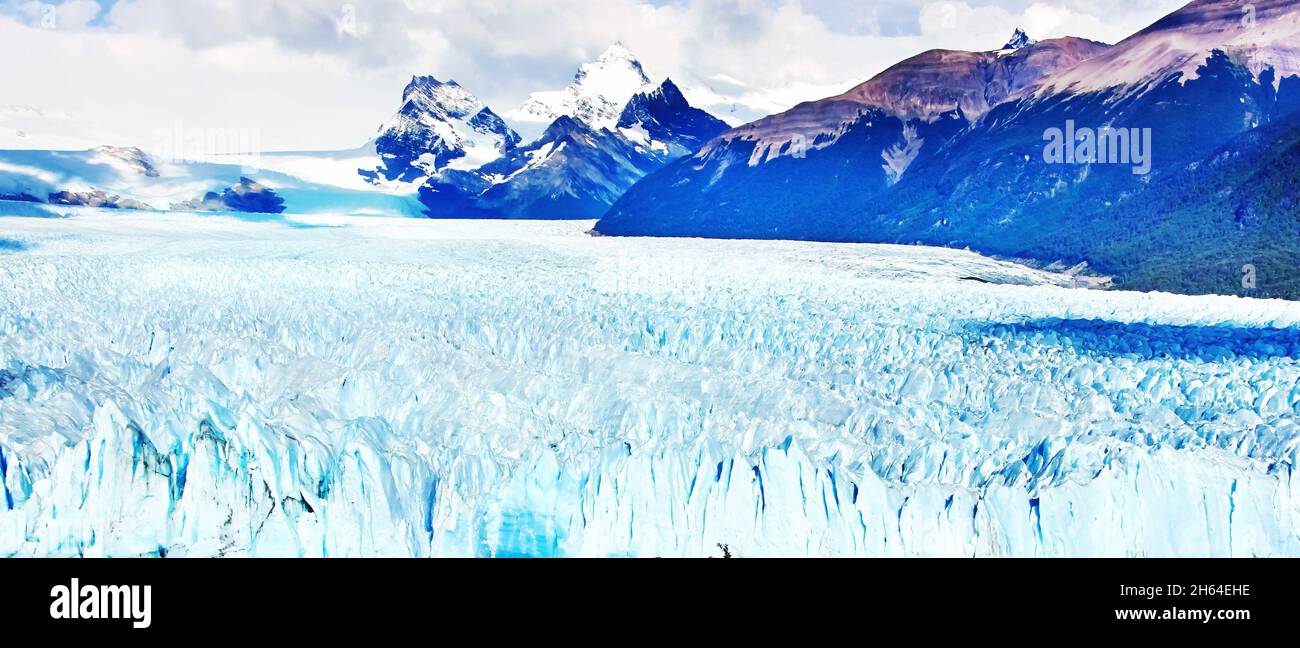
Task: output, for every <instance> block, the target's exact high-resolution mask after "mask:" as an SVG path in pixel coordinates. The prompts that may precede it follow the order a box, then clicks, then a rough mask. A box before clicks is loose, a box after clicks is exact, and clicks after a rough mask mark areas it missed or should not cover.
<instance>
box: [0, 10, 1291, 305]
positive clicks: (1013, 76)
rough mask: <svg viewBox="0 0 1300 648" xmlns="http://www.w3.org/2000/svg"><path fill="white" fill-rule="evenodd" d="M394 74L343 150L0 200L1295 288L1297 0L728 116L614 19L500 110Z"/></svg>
mask: <svg viewBox="0 0 1300 648" xmlns="http://www.w3.org/2000/svg"><path fill="white" fill-rule="evenodd" d="M401 99H402V100H401V104H400V106H399V108H398V110H397V111H396V113H395V114H394V115H393V117H392V118H391V119H389V120H388V121H387V122H385V123H384V124H383V125H382V126H381V127H380V128H379V130H378V131H377V132H376V134H375V136H374V137H373V138H372V139H371V140H370V141H369V142H367V143H366V144H365V145H363V146H361V147H359V148H357V149H355V150H351V151H334V152H307V153H264V154H261V155H260V156H255V157H254V158H252V159H249V158H245V157H241V156H224V157H217V158H215V159H204V160H201V161H177V160H159V159H152V158H151V157H150V156H149V155H148V154H147V153H145V152H144V151H141V150H140V149H138V148H122V147H99V148H96V149H92V150H87V151H34V150H22V151H0V200H7V201H24V202H29V203H49V204H54V205H84V206H93V207H99V208H117V209H153V208H155V207H154V206H157V208H167V207H168V206H170V207H171V208H174V209H192V210H229V211H269V212H279V211H290V212H313V211H324V212H343V213H402V214H408V215H420V216H426V217H434V218H529V219H544V218H584V219H599V221H598V223H597V224H596V231H597V232H598V233H600V234H605V235H629V236H700V237H715V238H781V239H801V240H821V241H850V242H890V243H920V244H926V245H940V246H952V247H967V248H971V249H973V250H975V251H978V252H980V253H984V254H989V255H997V256H1004V257H1011V258H1017V259H1022V260H1026V261H1029V262H1032V263H1037V264H1042V265H1049V264H1064V265H1066V266H1071V267H1076V266H1081V265H1086V266H1087V267H1090V268H1091V270H1092V271H1095V272H1097V273H1101V274H1105V275H1108V276H1111V277H1113V278H1114V279H1115V284H1116V285H1117V286H1119V287H1121V288H1133V289H1140V290H1170V291H1177V292H1218V293H1229V294H1244V295H1252V296H1265V297H1267V296H1280V297H1287V298H1300V224H1298V223H1300V204H1298V199H1297V196H1300V116H1298V115H1300V3H1297V2H1295V1H1294V0H1258V1H1256V2H1253V3H1252V4H1250V5H1249V8H1246V7H1243V5H1241V4H1240V3H1238V2H1236V1H1228V0H1197V1H1195V2H1192V3H1190V4H1188V5H1186V6H1184V7H1183V8H1181V9H1179V10H1177V11H1175V12H1173V13H1172V14H1170V15H1168V16H1166V17H1164V18H1162V19H1161V20H1159V21H1157V22H1156V23H1155V24H1153V25H1151V26H1150V27H1148V28H1146V29H1144V30H1142V31H1140V32H1138V33H1136V34H1134V35H1132V36H1130V37H1129V38H1126V39H1124V40H1123V41H1121V42H1119V43H1117V44H1115V45H1113V46H1112V45H1107V44H1104V43H1099V42H1095V41H1090V40H1086V39H1082V38H1072V37H1066V38H1055V39H1050V40H1043V41H1036V40H1034V39H1033V38H1031V37H1030V35H1029V34H1026V33H1025V32H1024V31H1023V30H1016V32H1015V33H1014V34H1013V35H1012V36H1011V38H1010V39H1008V41H1007V42H1006V43H1005V44H1004V45H1002V46H1001V47H999V48H998V49H994V50H989V51H982V52H967V51H955V50H930V51H926V52H922V53H920V54H918V55H916V56H913V57H911V58H908V59H906V60H904V61H901V62H899V63H897V64H896V65H894V66H892V67H890V68H888V69H886V70H885V71H883V72H881V73H880V74H878V75H876V76H875V77H873V78H871V79H870V80H868V81H866V82H864V83H862V84H860V85H858V86H856V87H854V88H852V89H850V90H848V91H847V92H844V93H842V94H839V95H836V96H832V97H828V98H825V99H822V100H818V101H811V102H806V103H802V104H799V105H798V106H795V107H793V108H791V109H790V110H788V111H786V112H783V113H780V114H776V115H771V116H768V117H764V118H762V119H759V120H757V121H753V122H751V123H748V124H744V125H741V126H738V127H735V128H729V127H728V126H727V125H726V124H724V123H723V122H722V121H720V120H718V119H717V118H715V117H714V116H712V115H710V114H709V113H707V112H705V111H703V110H700V109H698V108H696V107H693V106H692V105H691V104H690V103H689V102H688V101H687V99H686V97H685V95H684V94H683V92H682V91H681V89H680V88H679V87H678V86H677V85H676V84H675V83H674V82H673V81H672V80H668V79H665V80H663V81H661V82H658V83H655V82H653V81H651V78H650V77H649V76H648V75H647V73H646V71H645V69H644V68H643V66H642V65H641V63H640V62H639V61H638V60H637V59H636V57H635V56H633V55H632V53H631V52H630V51H628V50H627V48H625V47H623V46H622V45H620V44H615V45H614V46H612V47H610V48H609V49H607V50H606V51H605V52H604V53H602V54H601V55H600V56H599V57H597V58H596V59H595V60H594V61H591V62H589V63H586V64H583V65H582V66H580V68H579V69H578V71H577V73H576V74H575V75H574V79H573V82H572V83H571V84H569V85H568V86H566V87H564V88H561V89H558V90H551V91H544V92H536V93H534V94H533V95H531V96H530V97H529V98H528V99H527V100H526V101H525V102H523V104H522V105H520V106H519V107H517V108H515V109H513V110H510V111H508V112H506V113H504V115H505V117H504V118H503V117H502V116H500V115H499V114H498V113H496V112H494V111H493V110H492V109H491V108H489V107H488V106H487V105H485V104H484V102H482V101H481V100H480V99H478V98H477V97H476V96H475V95H474V94H473V93H472V92H470V91H469V90H468V89H466V88H465V87H463V86H461V85H460V84H459V83H457V82H456V81H451V80H448V81H440V80H438V79H437V78H435V77H433V76H416V77H414V78H412V79H411V81H410V83H408V84H407V86H406V87H405V89H404V90H403V92H402V98H401ZM30 112H31V111H25V112H23V115H27V117H24V119H27V118H30V119H35V118H36V117H32V116H31V115H29V114H28V113H30ZM33 114H34V113H33ZM24 123H25V122H24ZM517 129H518V130H517ZM521 132H522V133H523V134H522V135H521V134H520V133H521Z"/></svg>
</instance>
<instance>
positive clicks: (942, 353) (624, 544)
mask: <svg viewBox="0 0 1300 648" xmlns="http://www.w3.org/2000/svg"><path fill="white" fill-rule="evenodd" d="M590 225H591V224H590V223H572V222H563V223H527V222H488V223H484V222H472V223H471V222H456V221H438V222H429V221H415V220H403V219H387V218H373V219H364V218H343V217H328V216H315V217H311V218H306V217H293V216H286V217H278V218H276V219H272V220H268V221H266V222H259V221H254V220H235V219H232V218H228V217H216V216H208V217H204V216H196V215H178V214H158V215H154V214H148V215H145V214H117V215H104V214H100V213H97V212H95V211H93V210H80V211H78V212H77V213H76V214H74V215H73V216H72V217H71V218H63V219H37V218H2V217H0V239H5V240H8V241H11V242H13V243H14V245H13V246H9V247H5V248H3V249H0V474H2V475H3V476H2V478H0V481H2V482H3V502H2V503H0V555H20V556H26V555H87V556H100V555H112V556H130V555H166V556H214V555H220V556H248V555H256V556H268V555H273V556H374V555H384V556H567V555H580V556H624V555H632V556H704V555H716V554H718V550H717V549H716V547H715V545H716V543H726V544H728V545H729V546H730V547H731V550H732V552H733V553H735V554H737V555H740V556H761V555H817V556H835V555H867V556H886V555H899V556H917V555H924V556H929V555H945V556H948V555H951V556H1007V555H1010V556H1174V555H1193V556H1253V555H1287V556H1296V555H1300V536H1298V532H1300V525H1298V523H1300V486H1298V484H1297V481H1296V480H1295V479H1294V476H1293V472H1294V467H1295V464H1296V459H1297V438H1298V435H1297V424H1296V413H1297V406H1298V403H1300V388H1297V377H1300V366H1298V365H1297V354H1300V322H1298V320H1300V304H1295V303H1290V302H1283V301H1261V300H1248V299H1238V298H1228V297H1182V296H1173V295H1164V294H1139V293H1125V292H1101V291H1089V290H1080V289H1072V288H1065V287H1060V286H1059V285H1056V284H1067V283H1069V281H1070V280H1069V278H1068V277H1063V276H1060V275H1053V274H1049V273H1044V272H1039V271H1035V270H1030V269H1027V268H1023V267H1021V266H1017V265H1012V264H1009V263H1003V262H999V261H993V260H989V259H985V258H982V257H979V256H977V255H975V254H972V253H969V252H962V251H956V250H944V249H930V248H920V247H900V246H886V245H832V244H815V243H787V242H773V241H704V240H692V239H668V240H655V239H633V238H607V237H593V236H587V235H586V234H585V231H584V230H585V229H587V228H589V227H590Z"/></svg>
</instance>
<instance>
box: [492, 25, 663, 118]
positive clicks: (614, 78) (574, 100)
mask: <svg viewBox="0 0 1300 648" xmlns="http://www.w3.org/2000/svg"><path fill="white" fill-rule="evenodd" d="M650 83H651V81H650V77H648V76H646V73H645V70H644V69H642V67H641V62H640V61H638V60H637V58H636V56H635V55H633V54H632V52H631V51H629V50H628V49H627V48H626V47H624V46H623V44H622V43H615V44H613V45H611V46H610V47H609V48H608V49H606V50H605V51H604V53H602V54H601V55H600V56H599V57H598V58H597V59H596V60H595V61H592V62H590V63H584V64H583V65H582V66H581V67H579V68H578V72H577V74H575V75H574V77H573V83H571V84H569V85H568V86H567V87H565V88H564V89H562V90H548V91H543V92H534V93H533V94H531V95H530V96H529V97H528V99H527V100H526V101H524V103H523V104H522V105H521V106H519V107H518V108H516V109H515V110H513V111H511V112H509V113H507V114H506V117H507V118H508V119H509V120H510V121H511V123H513V124H515V125H516V127H517V128H519V129H520V130H521V131H522V132H525V133H537V132H540V131H541V130H542V129H544V128H546V126H547V125H549V124H550V123H552V122H554V121H555V120H556V119H557V118H559V117H562V116H569V117H573V118H574V119H577V120H578V121H580V122H583V123H585V124H587V125H588V126H591V127H592V128H597V129H600V128H607V129H610V130H613V129H614V127H615V126H617V124H618V120H619V117H620V116H622V114H623V109H624V108H625V107H626V106H627V102H628V101H629V100H631V99H632V95H634V94H637V93H638V92H641V91H643V90H645V86H647V85H649V84H650Z"/></svg>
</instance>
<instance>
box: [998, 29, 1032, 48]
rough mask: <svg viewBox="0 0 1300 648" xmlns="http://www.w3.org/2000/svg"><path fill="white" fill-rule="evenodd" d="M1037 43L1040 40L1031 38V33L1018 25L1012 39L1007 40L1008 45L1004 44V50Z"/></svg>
mask: <svg viewBox="0 0 1300 648" xmlns="http://www.w3.org/2000/svg"><path fill="white" fill-rule="evenodd" d="M1036 43H1038V41H1036V40H1034V39H1032V38H1030V37H1029V34H1026V33H1025V30H1023V29H1021V28H1019V27H1017V28H1016V32H1015V33H1014V34H1012V35H1011V39H1010V40H1008V41H1007V44H1006V45H1003V46H1002V50H1003V51H1006V50H1018V49H1020V48H1022V47H1029V46H1030V45H1034V44H1036Z"/></svg>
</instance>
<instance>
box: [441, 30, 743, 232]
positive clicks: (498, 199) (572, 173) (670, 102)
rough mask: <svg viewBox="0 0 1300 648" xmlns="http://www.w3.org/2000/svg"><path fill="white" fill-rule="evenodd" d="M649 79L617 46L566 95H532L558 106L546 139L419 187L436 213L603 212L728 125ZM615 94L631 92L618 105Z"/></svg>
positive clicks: (535, 102)
mask: <svg viewBox="0 0 1300 648" xmlns="http://www.w3.org/2000/svg"><path fill="white" fill-rule="evenodd" d="M646 81H647V78H646V76H645V72H644V71H643V70H642V68H641V64H640V63H638V62H637V61H636V58H635V57H633V56H632V54H631V53H630V52H628V51H627V50H626V49H625V48H624V47H622V46H621V45H615V46H613V47H611V48H610V49H609V50H608V51H606V52H605V54H604V55H602V56H601V58H600V60H598V61H596V62H595V63H590V64H587V65H584V66H583V67H582V70H581V71H580V72H579V73H578V79H577V81H575V83H574V85H572V86H570V87H569V88H568V89H567V90H566V91H564V92H562V93H561V94H562V95H563V96H562V97H560V95H542V96H541V98H540V99H539V97H538V96H536V95H535V96H534V97H533V99H531V100H530V102H529V103H528V104H526V105H529V106H532V109H530V110H532V112H531V113H530V114H532V115H534V116H539V115H543V114H546V115H550V114H558V116H557V117H555V118H554V119H553V121H551V122H550V125H549V126H548V127H547V128H546V130H545V131H544V132H543V133H542V134H541V136H540V137H539V138H538V139H536V140H535V141H533V142H531V143H529V144H528V145H527V146H523V147H518V148H515V149H513V150H512V151H510V152H508V153H507V154H506V155H504V156H503V157H501V158H500V159H498V160H495V161H492V162H489V163H487V164H484V165H482V166H480V167H478V168H476V169H473V170H465V169H457V168H451V169H445V170H443V171H441V172H439V173H436V174H434V175H433V177H431V178H430V179H429V180H428V182H427V183H425V185H424V186H423V187H421V190H420V194H419V196H420V201H421V202H422V203H423V204H424V205H425V207H426V208H427V215H428V216H430V217H435V218H471V217H472V218H543V219H558V218H583V219H586V218H599V217H600V216H601V215H603V214H604V213H605V211H606V210H607V209H608V208H609V206H610V205H611V204H613V203H614V201H615V200H617V199H618V197H619V196H621V195H622V194H623V192H624V191H626V190H627V189H628V187H630V186H632V184H633V183H635V182H636V181H637V180H639V179H641V178H642V177H644V176H645V175H646V174H648V173H650V172H652V171H655V170H656V169H659V168H661V167H662V166H663V165H664V164H667V163H668V162H671V161H672V160H674V159H677V158H679V157H681V156H684V155H689V154H691V153H693V152H694V151H695V150H696V149H697V148H699V146H700V145H701V144H702V143H704V142H706V141H708V140H709V139H710V138H712V137H713V136H715V135H717V134H718V133H721V132H722V131H724V130H726V129H727V125H726V123H724V122H722V121H721V120H719V119H717V118H715V117H713V116H712V115H710V114H708V113H707V112H704V111H703V110H700V109H698V108H694V107H692V106H691V105H690V103H689V102H687V100H686V98H685V97H684V96H683V95H682V92H681V90H680V89H678V87H677V86H676V85H675V84H674V83H673V82H672V80H670V79H669V80H665V81H664V82H663V83H661V84H659V85H658V86H652V85H648V84H647V83H646ZM625 95H626V96H625ZM548 97H549V98H550V99H554V101H549V100H548V101H543V99H547V98H548ZM557 97H559V98H558V99H557ZM614 98H622V99H623V103H622V105H621V106H619V107H618V108H617V109H614V108H613V106H614V103H613V101H614ZM543 107H545V109H544V110H543Z"/></svg>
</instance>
